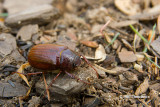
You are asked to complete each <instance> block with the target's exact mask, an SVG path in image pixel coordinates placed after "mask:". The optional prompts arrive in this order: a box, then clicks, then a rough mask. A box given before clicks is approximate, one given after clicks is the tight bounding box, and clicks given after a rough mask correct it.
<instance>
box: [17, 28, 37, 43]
mask: <svg viewBox="0 0 160 107" xmlns="http://www.w3.org/2000/svg"><path fill="white" fill-rule="evenodd" d="M38 30H39V28H38V25H27V26H23V27H21V29H20V30H19V32H18V33H17V38H19V37H20V38H21V40H22V41H27V40H30V39H31V37H32V35H34V34H36V33H38Z"/></svg>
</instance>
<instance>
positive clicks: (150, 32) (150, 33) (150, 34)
mask: <svg viewBox="0 0 160 107" xmlns="http://www.w3.org/2000/svg"><path fill="white" fill-rule="evenodd" d="M152 33H153V37H152V40H151V42H153V41H154V39H155V32H153V31H152V30H150V31H149V35H148V41H150V39H151V36H152Z"/></svg>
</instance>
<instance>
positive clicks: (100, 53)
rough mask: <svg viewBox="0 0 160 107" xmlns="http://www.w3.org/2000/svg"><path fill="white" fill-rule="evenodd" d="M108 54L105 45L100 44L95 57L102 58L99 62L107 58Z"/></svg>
mask: <svg viewBox="0 0 160 107" xmlns="http://www.w3.org/2000/svg"><path fill="white" fill-rule="evenodd" d="M106 56H107V54H106V52H105V49H104V47H103V46H102V45H101V44H100V45H99V47H98V48H97V49H96V51H95V59H100V60H98V62H102V61H104V60H105V58H106Z"/></svg>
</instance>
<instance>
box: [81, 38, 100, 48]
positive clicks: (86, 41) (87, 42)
mask: <svg viewBox="0 0 160 107" xmlns="http://www.w3.org/2000/svg"><path fill="white" fill-rule="evenodd" d="M80 43H81V44H83V45H86V46H88V47H91V48H98V43H97V42H95V41H88V40H82V41H80Z"/></svg>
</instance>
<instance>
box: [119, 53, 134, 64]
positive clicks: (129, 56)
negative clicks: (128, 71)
mask: <svg viewBox="0 0 160 107" xmlns="http://www.w3.org/2000/svg"><path fill="white" fill-rule="evenodd" d="M118 57H119V59H120V61H121V62H135V61H136V60H137V57H136V55H135V54H134V53H133V52H132V51H122V52H119V53H118Z"/></svg>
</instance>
